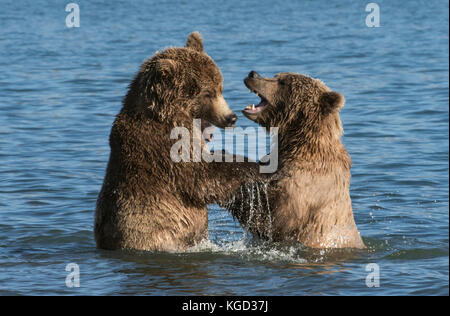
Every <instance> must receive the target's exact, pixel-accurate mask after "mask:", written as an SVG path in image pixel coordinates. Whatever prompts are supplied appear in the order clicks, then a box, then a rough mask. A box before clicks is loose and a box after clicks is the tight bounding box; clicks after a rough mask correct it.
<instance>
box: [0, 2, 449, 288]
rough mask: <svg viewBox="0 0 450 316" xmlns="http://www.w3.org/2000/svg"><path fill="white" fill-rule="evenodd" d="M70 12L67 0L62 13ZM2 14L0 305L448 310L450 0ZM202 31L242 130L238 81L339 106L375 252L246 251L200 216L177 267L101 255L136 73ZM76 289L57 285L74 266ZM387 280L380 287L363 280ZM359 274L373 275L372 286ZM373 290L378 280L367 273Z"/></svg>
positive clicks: (131, 6)
mask: <svg viewBox="0 0 450 316" xmlns="http://www.w3.org/2000/svg"><path fill="white" fill-rule="evenodd" d="M68 2H69V1H67V3H68ZM368 2H370V1H367V2H364V1H339V2H338V3H328V2H326V1H323V2H320V1H301V2H300V1H283V2H280V3H278V4H274V3H272V2H271V1H261V0H260V1H245V2H244V1H237V0H232V1H208V2H207V3H203V2H200V1H197V0H189V1H182V2H178V1H177V2H175V1H154V2H151V1H139V4H138V3H137V1H136V2H130V1H95V3H93V2H92V1H77V3H78V4H79V7H80V27H79V28H67V27H66V24H65V19H66V15H67V14H68V12H65V5H66V4H67V3H64V2H61V1H56V0H54V1H49V0H45V1H44V0H39V1H36V0H33V1H31V0H27V1H12V0H2V1H1V2H0V294H3V295H6V294H37V295H41V294H64V295H72V294H96V295H97V294H98V295H113V294H114V295H117V294H150V295H166V294H176V295H183V294H215V295H251V294H252V295H318V294H326V295H335V294H344V295H406V294H411V295H421V294H426V295H448V294H449V287H448V286H449V275H448V273H449V269H448V267H449V257H448V255H449V252H448V232H449V231H448V228H449V218H448V213H449V204H448V197H449V187H448V180H449V178H448V175H449V162H448V159H449V145H448V144H449V143H448V141H449V112H448V106H449V77H448V75H449V73H448V71H449V67H448V66H449V64H448V57H449V50H448V43H449V33H448V23H449V19H448V9H449V8H448V2H445V1H408V2H402V1H395V2H393V1H378V2H377V3H378V5H379V8H380V24H381V25H380V27H378V28H376V27H373V28H369V27H367V26H366V23H365V20H366V16H367V14H369V13H368V12H365V7H366V4H367V3H368ZM193 30H198V31H200V33H201V34H202V36H203V38H204V45H205V50H206V51H207V52H208V54H209V55H210V56H211V57H212V58H213V59H214V60H215V61H216V62H217V64H218V66H219V67H220V68H221V70H222V72H223V75H224V87H225V90H224V95H225V98H226V99H227V101H228V103H229V105H230V107H231V108H232V109H233V110H234V111H236V113H237V114H238V115H239V120H238V126H242V127H246V126H256V125H254V124H253V123H252V122H250V121H249V120H246V119H245V118H244V117H242V115H241V113H240V110H241V109H242V108H243V107H244V106H245V105H246V104H247V102H248V101H250V102H251V101H252V100H255V99H254V97H252V96H251V95H250V94H249V92H248V90H247V89H246V87H245V86H244V84H243V82H242V79H243V78H244V77H245V76H246V75H247V73H248V72H249V71H250V70H256V71H258V72H259V73H260V74H262V75H264V76H272V75H274V74H276V73H277V72H280V71H292V72H299V73H303V74H308V75H310V76H313V77H316V78H320V79H322V80H323V81H324V82H325V83H326V84H327V85H328V86H329V87H330V88H332V89H333V90H336V91H339V92H341V93H342V94H344V95H345V97H346V100H347V101H346V105H345V107H344V109H343V110H342V112H341V118H342V121H343V124H344V129H345V133H344V137H343V141H344V143H345V145H346V147H347V149H348V151H349V152H350V154H351V156H352V159H353V169H352V175H353V178H352V185H351V196H352V201H353V208H354V213H355V219H356V223H357V225H358V228H359V230H360V232H361V235H362V236H363V239H364V241H365V242H366V244H367V245H368V246H369V249H368V250H367V251H352V250H339V251H336V250H334V251H331V250H329V251H313V250H307V249H305V248H302V247H301V246H299V245H297V244H282V245H279V244H275V245H273V244H264V243H261V242H258V241H255V240H252V239H251V238H250V237H249V236H247V235H246V234H245V232H244V231H243V230H242V229H241V228H240V226H239V225H238V224H237V223H236V222H234V221H233V219H232V218H231V216H230V215H229V214H228V213H227V212H226V211H224V210H223V209H220V208H219V207H218V206H216V205H211V206H209V241H208V242H206V243H205V244H203V245H199V246H198V247H196V248H195V249H191V250H190V251H188V252H186V253H175V254H173V253H163V254H160V253H158V254H155V253H145V252H140V253H135V252H129V251H114V252H110V251H102V250H97V249H96V248H95V242H94V237H93V220H94V209H95V201H96V198H97V195H98V192H99V190H100V188H101V184H102V180H103V177H104V173H105V168H106V163H107V159H108V155H109V145H108V135H109V132H110V128H111V124H112V122H113V120H114V117H115V115H116V114H117V113H118V111H119V110H120V108H121V100H122V98H123V96H124V95H125V93H126V91H127V85H128V84H129V83H130V81H131V79H132V78H133V76H134V74H135V73H136V71H137V70H138V68H139V65H140V63H141V62H143V61H144V60H145V59H147V58H148V57H150V56H152V55H153V54H154V52H155V51H157V50H160V49H163V48H164V47H167V46H181V45H184V42H185V39H186V37H187V35H188V34H189V33H190V32H191V31H193ZM69 263H76V264H78V265H79V268H80V287H79V288H68V287H66V283H65V280H66V276H67V275H68V272H66V270H65V268H66V265H67V264H69ZM369 263H375V264H377V265H378V268H379V281H380V284H379V287H368V286H367V285H366V278H367V277H368V275H369V273H371V272H372V271H373V270H371V269H369V268H370V267H372V266H367V265H368V264H369ZM366 268H367V269H368V270H369V271H366ZM369 278H370V275H369Z"/></svg>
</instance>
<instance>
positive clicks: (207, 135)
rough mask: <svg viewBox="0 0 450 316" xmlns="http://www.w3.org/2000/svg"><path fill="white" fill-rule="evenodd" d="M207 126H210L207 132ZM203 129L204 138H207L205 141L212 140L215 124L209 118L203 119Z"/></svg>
mask: <svg viewBox="0 0 450 316" xmlns="http://www.w3.org/2000/svg"><path fill="white" fill-rule="evenodd" d="M207 128H208V130H207V131H206V132H205V129H207ZM201 130H202V135H203V138H204V139H205V141H206V142H211V141H212V140H213V130H214V125H212V124H211V123H210V122H208V121H207V120H204V119H201Z"/></svg>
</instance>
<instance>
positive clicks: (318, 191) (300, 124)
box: [221, 71, 365, 248]
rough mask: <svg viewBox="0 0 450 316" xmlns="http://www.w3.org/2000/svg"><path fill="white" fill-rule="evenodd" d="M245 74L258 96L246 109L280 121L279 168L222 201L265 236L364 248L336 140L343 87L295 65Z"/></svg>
mask: <svg viewBox="0 0 450 316" xmlns="http://www.w3.org/2000/svg"><path fill="white" fill-rule="evenodd" d="M244 82H245V85H246V86H247V87H248V88H249V89H250V90H251V91H253V92H254V93H256V94H257V95H258V96H259V97H260V98H261V102H260V103H259V104H258V105H256V106H247V108H246V109H245V110H244V111H243V113H244V115H245V116H246V117H247V118H249V119H250V120H253V121H255V122H256V123H258V124H260V125H261V126H263V127H265V128H266V129H268V128H269V127H278V128H279V130H278V148H279V169H278V171H277V172H276V173H275V176H274V179H272V180H271V182H270V183H269V182H259V183H257V182H255V183H248V184H246V185H245V186H243V187H241V188H240V190H238V191H237V192H236V193H235V194H234V196H233V198H232V199H230V200H228V201H227V203H221V205H223V206H225V207H226V208H228V209H229V210H230V211H231V213H232V215H233V216H234V217H235V218H237V219H238V220H239V222H240V223H241V224H242V225H243V226H244V227H246V228H248V230H249V231H250V232H252V233H254V234H256V235H257V236H259V237H262V238H264V239H270V240H273V241H288V240H294V241H299V242H300V243H302V244H303V245H304V246H306V247H311V248H365V245H364V243H363V241H362V239H361V237H360V235H359V232H358V229H357V228H356V224H355V221H354V218H353V212H352V204H351V200H350V193H349V186H350V176H351V175H350V166H351V159H350V156H349V154H348V153H347V151H346V149H345V148H344V146H343V144H342V143H341V135H342V124H341V120H340V117H339V110H340V109H341V108H342V106H343V105H344V97H343V95H341V94H340V93H338V92H334V91H330V89H329V88H328V87H327V86H326V85H325V84H324V83H323V82H321V81H320V80H317V79H313V78H310V77H308V76H305V75H300V74H294V73H280V74H278V75H276V76H275V77H274V78H264V77H262V76H260V75H259V74H257V73H256V72H254V71H252V72H250V74H249V75H248V77H247V78H245V80H244ZM263 193H264V194H263Z"/></svg>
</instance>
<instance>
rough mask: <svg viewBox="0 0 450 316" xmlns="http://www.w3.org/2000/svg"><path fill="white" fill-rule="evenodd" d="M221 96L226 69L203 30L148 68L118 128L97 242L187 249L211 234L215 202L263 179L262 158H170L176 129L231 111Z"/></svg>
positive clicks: (112, 144) (148, 63)
mask: <svg viewBox="0 0 450 316" xmlns="http://www.w3.org/2000/svg"><path fill="white" fill-rule="evenodd" d="M221 95H222V75H221V73H220V70H219V68H218V67H217V66H216V64H215V63H214V62H213V61H212V59H211V58H210V57H209V56H208V55H207V54H206V53H204V52H203V44H202V41H201V37H200V35H199V34H198V33H193V34H191V35H190V36H189V38H188V41H187V47H180V48H169V49H167V50H165V51H163V52H160V53H156V54H155V55H154V56H153V57H152V58H150V59H149V60H148V61H146V62H145V63H144V64H143V65H142V66H141V68H140V71H139V72H138V74H137V75H136V77H135V79H134V80H133V82H132V83H131V84H130V87H129V91H128V93H127V95H126V97H125V99H124V102H123V107H122V109H121V111H120V113H119V114H118V115H117V117H116V119H115V121H114V124H113V127H112V129H111V134H110V147H111V154H110V158H109V162H108V166H107V170H106V175H105V179H104V182H103V186H102V189H101V192H100V194H99V197H98V200H97V207H96V212H95V225H94V227H95V228H94V230H95V239H96V242H97V247H99V248H102V249H124V248H126V249H137V250H153V251H183V250H184V249H186V248H187V247H189V246H192V245H195V244H196V243H198V242H200V241H201V240H202V239H204V238H206V237H207V228H208V216H207V209H206V205H207V204H208V203H214V202H216V201H218V200H221V199H224V198H225V197H226V196H228V195H230V194H231V193H232V192H234V191H235V190H237V188H238V187H239V186H240V185H241V184H242V183H243V182H244V180H245V179H246V178H255V177H258V166H257V164H255V163H217V162H212V163H206V162H189V163H187V162H180V163H175V162H173V161H172V160H171V158H170V149H171V147H172V145H173V144H174V143H175V142H176V141H177V140H171V139H170V133H171V130H172V128H174V127H176V126H183V127H186V128H187V129H189V131H190V133H191V135H192V129H193V128H192V123H193V119H194V118H199V117H201V118H206V119H208V120H216V121H217V122H219V123H220V122H221V119H222V118H220V117H218V115H217V114H216V113H221V112H223V110H224V109H217V108H215V107H216V105H217V102H215V101H214V100H216V99H218V97H221ZM227 108H228V107H227ZM228 110H229V109H228ZM229 112H231V111H230V110H229ZM201 141H202V145H203V146H204V145H205V144H204V142H203V139H202V140H201ZM191 157H192V145H191Z"/></svg>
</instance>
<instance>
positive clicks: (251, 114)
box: [242, 90, 269, 120]
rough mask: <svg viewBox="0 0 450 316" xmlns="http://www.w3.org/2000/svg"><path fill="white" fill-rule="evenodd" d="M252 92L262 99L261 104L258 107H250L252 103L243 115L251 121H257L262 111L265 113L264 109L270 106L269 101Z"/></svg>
mask: <svg viewBox="0 0 450 316" xmlns="http://www.w3.org/2000/svg"><path fill="white" fill-rule="evenodd" d="M251 92H253V93H255V94H256V95H257V96H259V97H260V98H261V102H259V104H257V105H255V104H252V105H250V103H249V104H248V105H247V107H246V108H245V109H244V110H243V111H242V113H243V114H244V115H245V116H246V117H248V118H249V119H251V120H255V119H256V118H257V117H258V115H259V114H260V113H261V112H262V111H264V109H265V108H266V107H267V106H268V105H269V101H267V99H266V98H264V96H262V95H260V94H259V93H258V92H256V91H255V90H251Z"/></svg>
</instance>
